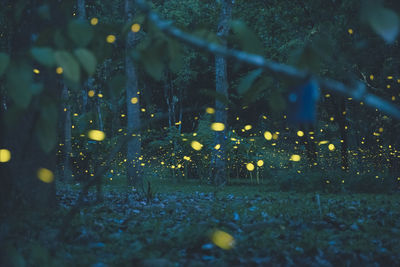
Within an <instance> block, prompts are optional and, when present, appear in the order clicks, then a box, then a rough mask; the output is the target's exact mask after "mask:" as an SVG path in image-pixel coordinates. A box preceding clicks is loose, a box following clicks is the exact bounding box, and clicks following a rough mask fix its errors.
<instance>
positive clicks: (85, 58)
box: [74, 48, 97, 76]
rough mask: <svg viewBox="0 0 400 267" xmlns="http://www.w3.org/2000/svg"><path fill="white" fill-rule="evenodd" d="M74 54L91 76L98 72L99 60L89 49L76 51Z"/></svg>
mask: <svg viewBox="0 0 400 267" xmlns="http://www.w3.org/2000/svg"><path fill="white" fill-rule="evenodd" d="M74 54H75V56H76V57H77V58H78V60H79V62H80V63H81V65H82V67H83V68H84V69H85V71H86V72H87V73H88V74H89V76H91V75H93V74H94V73H95V71H96V65H97V59H96V57H95V56H94V55H93V53H92V52H90V51H89V50H87V49H84V48H78V49H76V50H75V51H74Z"/></svg>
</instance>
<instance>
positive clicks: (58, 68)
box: [56, 67, 64, 74]
mask: <svg viewBox="0 0 400 267" xmlns="http://www.w3.org/2000/svg"><path fill="white" fill-rule="evenodd" d="M63 72H64V70H63V68H61V67H57V68H56V73H57V74H62V73H63Z"/></svg>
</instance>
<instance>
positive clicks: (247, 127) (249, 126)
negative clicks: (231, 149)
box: [244, 124, 253, 131]
mask: <svg viewBox="0 0 400 267" xmlns="http://www.w3.org/2000/svg"><path fill="white" fill-rule="evenodd" d="M251 128H253V126H251V125H250V124H247V125H246V126H244V129H245V130H246V131H249V130H251Z"/></svg>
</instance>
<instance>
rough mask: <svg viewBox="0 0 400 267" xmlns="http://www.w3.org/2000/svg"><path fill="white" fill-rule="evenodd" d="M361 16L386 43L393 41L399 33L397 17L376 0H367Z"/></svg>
mask: <svg viewBox="0 0 400 267" xmlns="http://www.w3.org/2000/svg"><path fill="white" fill-rule="evenodd" d="M362 18H363V19H364V20H366V21H367V22H368V23H369V25H370V26H371V28H372V29H373V30H374V31H375V32H376V33H377V34H378V35H380V36H381V37H382V38H383V39H384V40H385V41H386V42H387V43H393V42H394V41H395V40H396V38H397V35H398V34H399V23H400V21H399V17H398V15H397V14H396V13H395V12H394V11H393V10H391V9H387V8H385V7H383V6H381V4H380V3H378V2H377V1H369V2H368V3H367V4H366V5H365V6H364V8H363V10H362Z"/></svg>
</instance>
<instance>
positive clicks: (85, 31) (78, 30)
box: [68, 20, 94, 47]
mask: <svg viewBox="0 0 400 267" xmlns="http://www.w3.org/2000/svg"><path fill="white" fill-rule="evenodd" d="M93 35H94V33H93V29H92V27H91V26H90V25H89V24H88V23H87V22H86V21H83V20H72V21H71V22H70V23H69V24H68V36H69V37H70V38H71V39H72V40H73V41H74V42H75V43H76V44H77V45H78V46H82V47H84V46H87V45H88V44H89V43H90V41H91V40H92V38H93Z"/></svg>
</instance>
